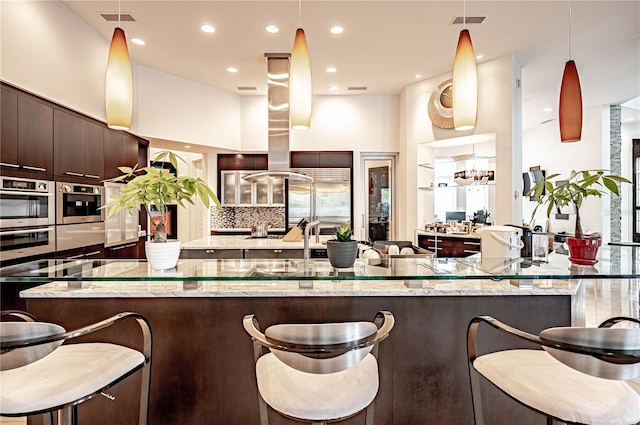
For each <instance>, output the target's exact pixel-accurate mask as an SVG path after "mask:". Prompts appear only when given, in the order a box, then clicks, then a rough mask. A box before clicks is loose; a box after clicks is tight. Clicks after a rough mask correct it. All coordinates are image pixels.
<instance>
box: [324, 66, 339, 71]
mask: <svg viewBox="0 0 640 425" xmlns="http://www.w3.org/2000/svg"><path fill="white" fill-rule="evenodd" d="M326 71H327V72H336V71H337V69H335V68H334V67H333V66H330V67H328V68H327V70H326Z"/></svg>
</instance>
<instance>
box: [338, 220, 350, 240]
mask: <svg viewBox="0 0 640 425" xmlns="http://www.w3.org/2000/svg"><path fill="white" fill-rule="evenodd" d="M352 234H353V233H352V231H351V223H350V222H349V221H347V222H346V223H344V224H343V225H341V226H340V227H338V228H337V229H336V240H337V241H338V242H349V241H351V236H352Z"/></svg>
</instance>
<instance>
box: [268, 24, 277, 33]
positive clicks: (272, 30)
mask: <svg viewBox="0 0 640 425" xmlns="http://www.w3.org/2000/svg"><path fill="white" fill-rule="evenodd" d="M265 29H266V30H267V32H268V33H270V34H275V33H277V32H278V31H280V29H279V28H278V27H276V26H275V25H267V27H266V28H265Z"/></svg>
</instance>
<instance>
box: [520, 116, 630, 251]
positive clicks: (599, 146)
mask: <svg viewBox="0 0 640 425" xmlns="http://www.w3.org/2000/svg"><path fill="white" fill-rule="evenodd" d="M582 122H583V127H582V140H581V141H580V142H576V143H562V142H560V130H559V126H558V121H557V120H554V121H551V122H549V123H546V124H543V125H540V126H538V127H536V128H534V129H532V130H530V131H527V132H525V133H524V135H523V158H524V160H523V169H524V170H528V169H529V167H532V166H537V165H539V166H540V168H541V169H543V170H545V172H546V175H550V174H556V173H558V174H560V176H559V177H558V178H559V179H562V177H568V176H569V174H570V173H571V171H572V170H583V169H609V145H608V141H609V137H610V136H609V107H608V106H604V107H595V108H590V109H586V110H584V111H583V120H582ZM629 130H632V126H629V125H623V128H622V146H623V147H622V169H623V173H622V174H623V176H624V177H627V178H631V161H630V160H628V158H631V139H632V138H633V136H632V135H631V134H630V132H629ZM636 130H637V129H636ZM631 132H632V131H631ZM638 133H640V132H638V131H636V135H637V136H636V137H640V135H639V134H638ZM626 186H627V187H625V186H623V192H622V196H623V198H622V199H623V214H622V216H623V228H622V240H623V241H630V240H631V233H630V226H629V222H630V220H631V219H630V215H629V214H631V212H630V211H631V203H630V202H631V201H630V198H631V187H630V186H629V185H626ZM608 203H609V196H608V195H604V196H603V198H602V199H598V198H593V197H591V198H589V199H586V200H585V201H584V203H583V204H582V208H581V209H580V212H581V214H580V220H581V224H582V228H583V230H584V231H593V232H599V233H601V234H602V237H603V243H607V242H608V241H609V208H608V207H603V205H608ZM535 206H536V203H535V202H532V201H529V200H528V198H526V199H524V200H523V209H522V210H523V220H525V221H526V222H529V220H530V219H531V213H532V211H533V209H534V208H535ZM563 211H564V210H563ZM566 212H570V213H571V216H570V220H568V221H567V220H556V219H555V218H554V217H553V215H552V217H551V219H550V221H549V226H550V228H549V230H550V231H553V232H557V231H567V232H573V230H574V226H575V216H574V214H573V211H571V210H570V209H567V210H566ZM545 218H546V207H545V206H541V207H540V208H539V209H538V212H537V214H536V219H537V220H544V219H545Z"/></svg>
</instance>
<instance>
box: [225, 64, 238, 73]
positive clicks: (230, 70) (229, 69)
mask: <svg viewBox="0 0 640 425" xmlns="http://www.w3.org/2000/svg"><path fill="white" fill-rule="evenodd" d="M227 71H229V72H233V73H236V72H238V68H234V67H232V66H230V67H229V68H227Z"/></svg>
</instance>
